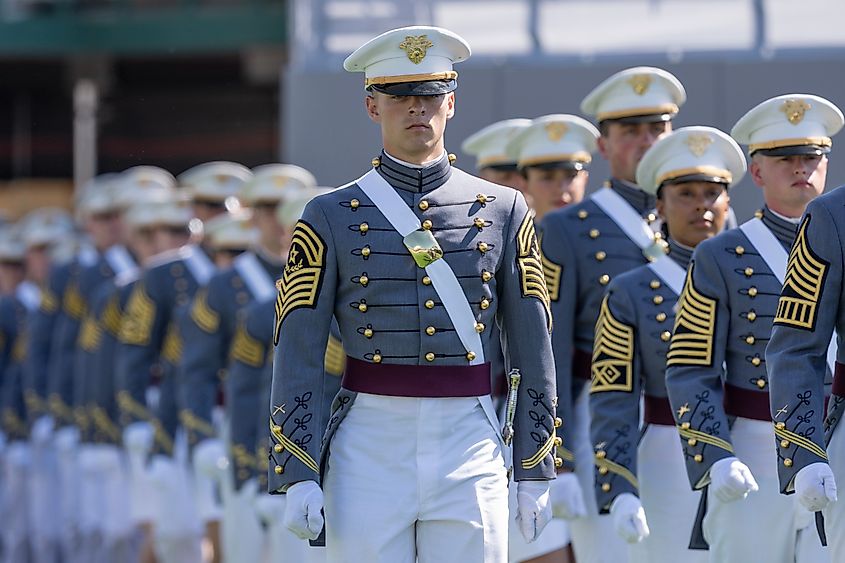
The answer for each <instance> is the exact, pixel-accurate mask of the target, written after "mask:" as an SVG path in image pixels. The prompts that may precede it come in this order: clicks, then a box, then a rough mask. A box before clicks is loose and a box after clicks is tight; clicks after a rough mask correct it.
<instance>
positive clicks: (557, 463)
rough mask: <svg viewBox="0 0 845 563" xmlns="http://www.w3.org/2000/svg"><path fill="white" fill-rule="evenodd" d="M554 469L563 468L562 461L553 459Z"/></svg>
mask: <svg viewBox="0 0 845 563" xmlns="http://www.w3.org/2000/svg"><path fill="white" fill-rule="evenodd" d="M555 467H557V468H560V467H563V460H562V459H560V458H559V457H556V458H555Z"/></svg>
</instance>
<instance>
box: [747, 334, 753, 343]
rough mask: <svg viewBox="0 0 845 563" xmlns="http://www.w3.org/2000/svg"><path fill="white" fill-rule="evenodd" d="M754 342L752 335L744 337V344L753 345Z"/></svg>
mask: <svg viewBox="0 0 845 563" xmlns="http://www.w3.org/2000/svg"><path fill="white" fill-rule="evenodd" d="M754 342H755V340H754V335H753V334H749V335H748V336H746V337H745V343H746V344H754Z"/></svg>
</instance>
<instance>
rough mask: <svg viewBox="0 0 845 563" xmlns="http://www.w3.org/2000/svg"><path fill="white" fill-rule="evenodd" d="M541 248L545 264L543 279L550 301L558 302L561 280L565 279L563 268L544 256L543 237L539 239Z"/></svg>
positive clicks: (541, 255)
mask: <svg viewBox="0 0 845 563" xmlns="http://www.w3.org/2000/svg"><path fill="white" fill-rule="evenodd" d="M537 244H538V245H539V247H540V260H542V262H543V277H544V278H546V288H547V289H548V291H549V299H550V300H552V301H557V300H558V299H559V298H560V280H561V278H562V277H563V266H560V265H558V264H555V263H554V262H552V261H551V260H549V259H548V258H547V257H546V255H545V254H543V237H537Z"/></svg>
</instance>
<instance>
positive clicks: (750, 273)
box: [745, 268, 754, 278]
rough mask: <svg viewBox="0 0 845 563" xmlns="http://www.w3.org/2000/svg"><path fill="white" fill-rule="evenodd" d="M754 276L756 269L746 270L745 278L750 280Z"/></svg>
mask: <svg viewBox="0 0 845 563" xmlns="http://www.w3.org/2000/svg"><path fill="white" fill-rule="evenodd" d="M753 275H754V268H746V269H745V277H747V278H750V277H751V276H753Z"/></svg>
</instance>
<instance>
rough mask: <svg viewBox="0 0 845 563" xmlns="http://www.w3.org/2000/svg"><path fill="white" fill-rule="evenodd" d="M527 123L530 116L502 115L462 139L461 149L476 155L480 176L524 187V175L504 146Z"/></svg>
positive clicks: (496, 181) (476, 167)
mask: <svg viewBox="0 0 845 563" xmlns="http://www.w3.org/2000/svg"><path fill="white" fill-rule="evenodd" d="M529 125H531V120H530V119H505V120H504V121H497V122H496V123H493V124H491V125H488V126H487V127H485V128H484V129H482V130H481V131H477V132H476V133H473V134H472V135H470V136H469V137H467V138H466V139H465V140H464V142H463V143H462V144H461V150H462V151H464V152H465V153H467V154H471V155H473V156H474V157H475V169H476V170H477V171H478V176H479V178H483V179H485V180H487V181H488V182H493V183H494V184H500V185H502V186H508V187H509V188H514V189H515V190H519V191H524V188H525V178H523V176H522V174H521V173H520V171H519V169H518V168H517V166H516V161H514V159H513V157H512V156H511V155H509V154H507V152H506V150H505V149H506V147H507V145H508V143H509V142H510V140H511V139H513V137H514V135H516V134H517V133H519V132H520V131H522V130H523V129H525V128H526V127H528V126H529Z"/></svg>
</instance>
